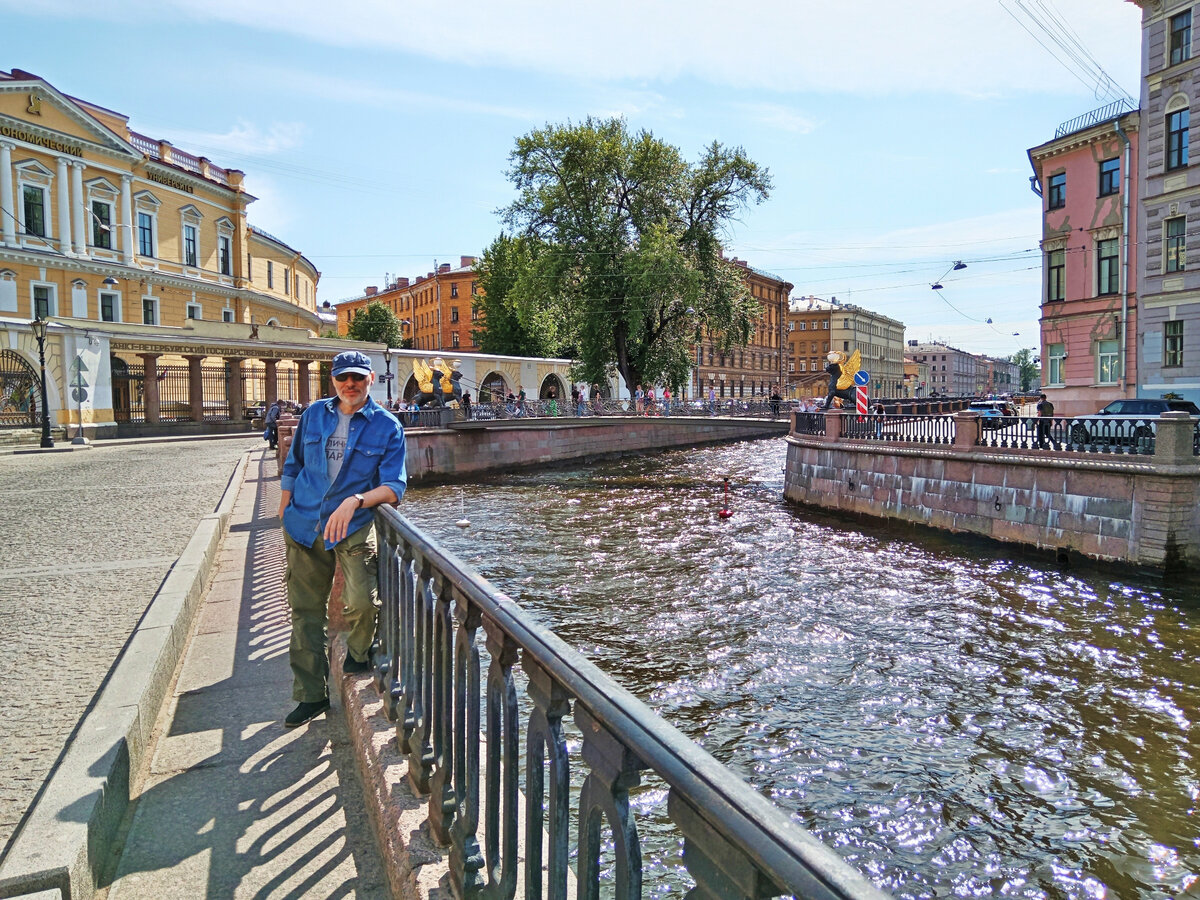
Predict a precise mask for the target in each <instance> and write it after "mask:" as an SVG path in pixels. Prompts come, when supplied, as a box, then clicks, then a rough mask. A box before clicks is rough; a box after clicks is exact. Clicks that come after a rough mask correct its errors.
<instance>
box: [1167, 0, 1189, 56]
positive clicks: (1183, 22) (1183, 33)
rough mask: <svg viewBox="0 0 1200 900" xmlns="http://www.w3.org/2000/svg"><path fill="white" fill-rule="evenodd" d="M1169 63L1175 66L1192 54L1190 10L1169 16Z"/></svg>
mask: <svg viewBox="0 0 1200 900" xmlns="http://www.w3.org/2000/svg"><path fill="white" fill-rule="evenodd" d="M1168 47H1169V50H1170V57H1169V58H1170V63H1169V65H1172V66H1175V65H1178V64H1179V63H1181V62H1183V61H1184V60H1187V59H1190V58H1191V56H1192V11H1191V10H1190V9H1189V10H1186V11H1184V12H1181V13H1180V14H1179V15H1177V16H1171V39H1170V42H1169V44H1168Z"/></svg>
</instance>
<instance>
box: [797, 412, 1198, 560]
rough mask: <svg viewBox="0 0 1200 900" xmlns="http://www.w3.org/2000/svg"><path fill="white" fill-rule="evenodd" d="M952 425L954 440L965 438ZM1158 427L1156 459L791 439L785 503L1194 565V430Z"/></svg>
mask: <svg viewBox="0 0 1200 900" xmlns="http://www.w3.org/2000/svg"><path fill="white" fill-rule="evenodd" d="M960 415H961V414H960ZM835 418H836V417H833V416H831V417H830V419H829V420H827V421H828V422H829V424H832V421H833V420H835ZM972 418H973V417H972ZM963 424H964V423H962V422H960V423H959V428H958V433H959V435H961V434H962V433H963V432H964V431H968V432H971V433H973V430H972V429H967V428H964V427H963ZM827 428H828V425H827ZM1158 429H1159V430H1158V443H1157V444H1156V449H1157V452H1156V455H1155V456H1111V457H1104V456H1101V455H1099V454H1087V455H1081V454H1067V453H1050V452H1027V451H1019V452H1018V451H1011V450H987V449H984V448H981V447H975V446H973V445H972V444H970V443H968V442H967V441H965V440H964V441H961V442H960V441H957V440H956V441H955V443H954V444H953V445H951V446H941V447H928V446H917V445H904V444H897V443H894V442H889V443H882V442H873V441H840V440H832V441H831V440H829V438H828V435H826V436H825V438H824V439H822V438H821V437H819V436H812V437H808V436H804V435H796V434H792V435H791V436H789V437H788V439H787V440H788V452H787V465H786V475H785V483H784V496H785V497H786V498H787V499H788V500H791V501H793V502H796V503H802V504H806V505H811V506H819V507H822V508H825V509H837V510H843V511H845V512H849V513H854V514H861V515H870V516H878V517H881V518H886V519H898V520H901V521H906V522H912V523H915V524H921V525H927V526H930V527H934V528H942V529H945V530H948V531H954V532H963V533H970V534H977V535H982V536H984V537H988V538H993V539H995V540H1000V541H1006V542H1010V543H1016V544H1024V545H1029V546H1033V547H1038V548H1044V549H1048V550H1052V551H1056V552H1058V553H1060V554H1062V553H1066V552H1077V553H1080V554H1082V555H1084V556H1087V557H1090V558H1093V559H1098V560H1112V561H1119V562H1124V563H1131V564H1135V565H1139V566H1151V567H1155V568H1161V569H1164V570H1173V569H1181V568H1196V567H1198V566H1200V458H1197V457H1196V456H1195V454H1194V453H1193V449H1192V441H1193V429H1194V422H1193V421H1192V420H1191V419H1188V418H1186V417H1184V418H1183V419H1182V420H1179V421H1173V420H1171V419H1167V418H1165V417H1164V419H1163V420H1162V421H1160V423H1159V425H1158ZM972 440H973V439H972Z"/></svg>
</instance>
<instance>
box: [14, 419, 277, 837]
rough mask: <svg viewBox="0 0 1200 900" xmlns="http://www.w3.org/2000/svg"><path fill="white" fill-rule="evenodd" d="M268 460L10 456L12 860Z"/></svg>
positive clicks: (220, 448)
mask: <svg viewBox="0 0 1200 900" xmlns="http://www.w3.org/2000/svg"><path fill="white" fill-rule="evenodd" d="M262 446H263V443H262V441H261V440H254V439H245V440H242V439H231V440H207V441H186V442H175V443H158V444H123V445H109V446H105V445H104V444H97V445H95V447H94V449H91V450H87V451H82V452H74V453H46V454H29V455H13V456H0V529H3V533H4V534H6V535H8V538H7V549H6V550H5V551H4V564H3V567H2V568H0V633H2V634H3V635H4V637H5V641H6V650H5V652H4V653H2V654H0V723H2V724H0V759H3V760H4V761H5V765H4V771H5V776H6V777H4V778H2V779H0V847H4V846H6V845H7V844H8V841H9V840H10V839H11V837H12V835H13V831H14V829H15V828H16V825H17V823H18V821H19V820H20V818H21V816H22V815H23V814H24V812H25V810H26V808H27V807H28V806H29V804H30V802H31V801H32V800H33V797H34V795H35V794H36V793H37V790H38V788H39V787H40V786H41V784H42V782H43V781H44V780H45V778H46V776H47V775H48V774H49V772H50V769H51V767H52V766H53V764H54V762H55V760H56V759H57V758H58V755H59V753H60V752H61V751H62V748H63V746H64V744H65V743H66V739H67V737H68V736H69V735H70V733H71V730H72V729H73V728H74V727H75V725H76V723H77V722H78V721H79V719H80V718H81V716H82V715H83V712H84V710H85V709H86V708H87V706H88V704H89V703H90V702H91V700H92V697H93V695H94V694H95V693H96V691H97V689H98V688H99V687H100V684H101V682H102V681H103V679H104V676H105V675H106V674H107V673H108V671H109V669H110V668H111V667H112V664H113V662H114V661H115V660H116V658H117V654H118V653H120V651H121V648H122V647H123V646H124V644H125V641H126V640H127V639H128V638H129V635H130V634H131V633H132V632H133V629H134V626H135V625H136V624H137V621H138V619H139V618H140V617H141V615H142V613H143V612H144V611H145V609H146V607H147V605H149V603H150V600H151V599H152V598H153V597H154V593H155V591H157V590H158V587H159V585H160V584H161V583H162V581H163V579H164V578H165V577H166V575H167V572H168V571H169V570H170V567H171V565H172V564H173V563H174V562H175V560H176V559H177V558H178V556H179V554H180V553H182V552H183V549H184V547H186V546H187V543H188V541H189V540H190V539H191V537H192V534H193V532H195V530H196V526H197V524H198V523H199V520H200V518H201V517H202V516H205V515H207V514H208V513H211V512H212V511H213V510H214V509H215V507H216V505H217V503H218V502H219V501H220V499H221V495H222V493H223V492H224V490H225V486H226V485H227V484H228V482H229V476H230V475H231V474H232V472H233V467H234V465H235V463H236V462H237V460H238V458H239V457H240V456H241V454H242V453H243V452H244V451H245V450H247V449H249V448H254V447H262Z"/></svg>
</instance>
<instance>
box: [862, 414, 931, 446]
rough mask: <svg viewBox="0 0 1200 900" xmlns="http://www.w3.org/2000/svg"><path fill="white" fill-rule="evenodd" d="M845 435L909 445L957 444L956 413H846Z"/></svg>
mask: <svg viewBox="0 0 1200 900" xmlns="http://www.w3.org/2000/svg"><path fill="white" fill-rule="evenodd" d="M842 437H844V438H847V439H849V440H863V439H868V440H875V441H902V442H904V443H906V444H953V443H954V416H888V415H866V416H858V415H843V416H842Z"/></svg>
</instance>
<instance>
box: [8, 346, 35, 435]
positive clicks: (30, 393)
mask: <svg viewBox="0 0 1200 900" xmlns="http://www.w3.org/2000/svg"><path fill="white" fill-rule="evenodd" d="M41 390H42V382H41V381H40V380H39V379H38V377H37V373H36V372H34V370H33V366H31V365H29V363H27V362H25V360H24V359H23V358H22V357H21V355H20V354H19V353H17V351H15V350H0V428H36V427H37V425H38V421H37V404H38V397H39V396H40V394H41Z"/></svg>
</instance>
